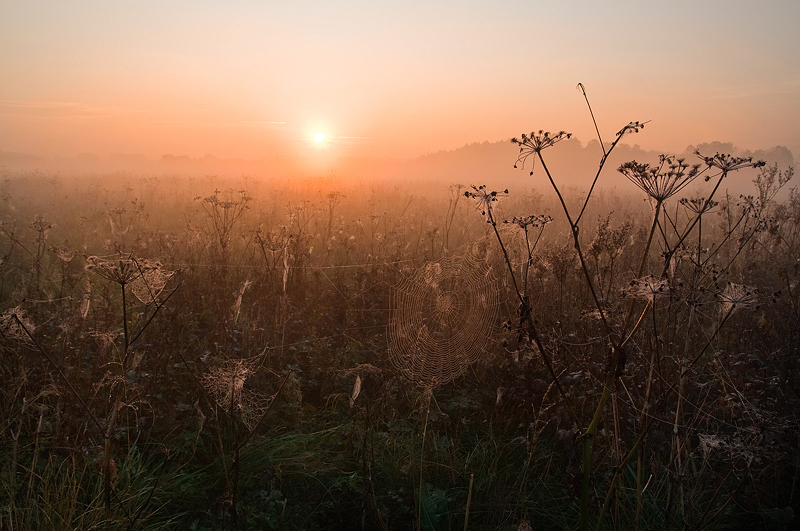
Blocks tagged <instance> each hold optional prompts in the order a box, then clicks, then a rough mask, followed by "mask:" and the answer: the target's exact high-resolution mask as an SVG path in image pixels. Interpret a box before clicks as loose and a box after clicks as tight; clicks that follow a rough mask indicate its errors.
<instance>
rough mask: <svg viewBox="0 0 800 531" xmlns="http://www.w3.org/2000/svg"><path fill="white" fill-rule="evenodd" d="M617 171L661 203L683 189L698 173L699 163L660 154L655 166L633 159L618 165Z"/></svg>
mask: <svg viewBox="0 0 800 531" xmlns="http://www.w3.org/2000/svg"><path fill="white" fill-rule="evenodd" d="M618 170H619V172H620V173H622V175H624V176H625V178H626V179H628V180H629V181H630V182H632V183H633V184H635V185H636V186H637V188H639V189H640V190H642V191H643V192H644V193H646V194H647V195H648V196H649V197H650V198H652V199H654V200H655V201H657V202H659V203H663V202H664V201H666V200H667V199H669V198H670V197H672V196H674V195H675V194H677V193H678V192H680V191H681V190H683V189H684V188H685V187H686V186H687V185H688V184H689V183H691V182H692V181H693V180H694V179H695V178H697V176H698V175H699V174H700V165H699V164H695V165H692V166H690V165H688V164H687V163H686V162H685V160H684V159H675V158H672V157H667V156H665V155H661V156H660V157H659V163H658V165H657V166H650V165H649V164H640V163H638V162H636V161H635V160H632V161H630V162H626V163H625V164H623V165H622V166H620V167H619V169H618Z"/></svg>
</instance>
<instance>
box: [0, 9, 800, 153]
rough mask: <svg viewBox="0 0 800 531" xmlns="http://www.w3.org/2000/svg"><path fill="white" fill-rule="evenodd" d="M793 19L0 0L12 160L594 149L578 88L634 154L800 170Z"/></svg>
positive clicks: (2, 132)
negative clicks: (763, 153) (561, 145)
mask: <svg viewBox="0 0 800 531" xmlns="http://www.w3.org/2000/svg"><path fill="white" fill-rule="evenodd" d="M228 4H235V6H236V7H230V6H229V5H228ZM645 4H646V5H645ZM799 22H800V2H797V1H795V0H786V1H776V0H765V1H761V2H758V3H756V2H752V1H740V0H736V1H732V0H728V1H724V2H710V1H705V2H703V1H700V2H697V1H695V2H640V1H630V2H613V1H611V2H579V1H576V2H555V1H554V2H540V1H538V0H537V1H530V0H527V1H519V2H511V1H508V2H501V1H493V2H472V1H467V0H461V1H459V2H451V1H446V2H445V1H443V2H430V1H426V2H396V3H388V2H380V1H377V0H371V1H346V2H345V1H342V2H335V1H326V2H321V1H319V2H318V1H304V2H270V1H264V0H258V1H255V0H253V1H238V2H212V1H199V0H197V1H181V2H177V1H165V2H155V1H137V2H132V1H121V2H101V1H88V0H73V1H71V2H60V1H49V2H42V1H31V0H26V1H24V2H23V1H9V0H6V1H3V0H0V151H5V152H21V153H31V154H39V155H45V156H74V155H77V154H80V153H94V154H97V155H100V156H108V155H111V154H114V153H140V154H144V155H145V156H147V157H150V158H160V157H161V156H162V155H163V154H168V153H169V154H175V155H188V156H190V157H202V156H204V155H206V154H211V155H214V156H217V157H220V158H234V157H239V158H247V159H252V158H258V157H264V156H275V155H276V154H281V155H287V154H288V155H293V154H302V155H303V157H305V158H308V159H314V158H320V157H328V158H330V157H338V156H342V155H375V156H379V157H384V156H385V157H414V156H418V155H421V154H425V153H428V152H433V151H438V150H443V149H454V148H457V147H460V146H462V145H464V144H466V143H471V142H480V141H484V140H490V141H497V140H502V139H507V138H510V137H511V136H514V135H519V134H520V133H522V132H525V131H530V130H532V129H537V130H538V129H540V128H542V129H550V130H559V129H565V130H568V131H571V132H573V133H575V134H576V136H577V137H578V138H579V139H581V140H582V141H584V142H587V141H588V140H591V139H592V138H594V137H595V134H594V129H593V126H592V124H591V120H590V117H589V115H588V112H587V110H586V106H585V103H584V101H583V99H582V96H581V94H580V92H579V91H578V90H576V88H575V87H576V84H577V83H578V82H582V83H583V84H584V85H585V86H586V88H587V90H588V92H589V97H590V99H591V103H592V105H593V108H594V111H595V115H596V117H597V119H598V121H599V123H600V127H601V133H603V136H604V140H611V139H612V138H613V133H614V132H615V131H616V130H618V129H619V128H620V127H621V126H622V125H624V124H626V123H627V122H628V121H630V120H643V121H644V120H651V123H650V124H648V126H647V128H646V129H645V130H644V131H643V132H642V133H640V134H638V135H636V136H635V137H632V138H631V139H630V140H629V142H631V143H638V144H640V145H642V146H643V147H646V148H648V149H660V150H667V151H678V150H683V149H684V148H685V147H686V146H687V145H689V144H698V143H701V142H709V141H714V140H720V141H725V142H732V143H734V144H735V145H737V146H739V147H741V148H744V149H760V148H769V147H772V146H775V145H785V146H788V147H789V148H790V149H792V151H793V152H794V153H795V157H797V156H798V155H800V125H799V124H800V120H798V118H800V46H798V45H800V38H798V37H797V25H798V23H799ZM318 131H321V132H324V133H325V134H326V135H327V140H326V142H324V143H322V144H321V145H315V144H314V143H313V134H314V133H315V132H318ZM321 146H324V148H323V147H321Z"/></svg>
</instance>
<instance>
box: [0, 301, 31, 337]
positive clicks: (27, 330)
mask: <svg viewBox="0 0 800 531" xmlns="http://www.w3.org/2000/svg"><path fill="white" fill-rule="evenodd" d="M35 329H36V327H35V326H34V324H33V322H32V321H31V320H30V319H29V318H28V316H27V314H26V313H25V311H24V310H22V309H21V308H19V307H15V308H9V309H8V310H6V311H4V312H3V313H2V314H0V334H1V335H3V336H4V337H6V338H8V339H10V340H11V341H16V342H17V343H23V344H26V345H32V344H33V341H31V337H30V335H29V334H32V333H33V331H34V330H35Z"/></svg>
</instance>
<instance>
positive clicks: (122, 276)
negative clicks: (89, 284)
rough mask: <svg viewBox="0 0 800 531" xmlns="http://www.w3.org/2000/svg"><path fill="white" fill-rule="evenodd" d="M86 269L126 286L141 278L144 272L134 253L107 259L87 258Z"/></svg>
mask: <svg viewBox="0 0 800 531" xmlns="http://www.w3.org/2000/svg"><path fill="white" fill-rule="evenodd" d="M86 262H87V265H86V270H87V271H92V272H94V273H97V274H98V275H100V276H101V277H103V278H104V279H106V280H110V281H111V282H116V283H117V284H119V285H121V286H126V285H128V284H130V283H131V282H133V281H134V280H136V279H137V278H139V277H140V276H141V275H142V273H141V271H140V270H139V267H138V266H137V264H136V261H135V260H134V259H133V256H132V255H128V256H127V257H123V256H121V255H120V257H119V258H112V259H109V260H105V259H102V258H99V257H97V256H90V257H88V258H87V259H86Z"/></svg>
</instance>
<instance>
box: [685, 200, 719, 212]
mask: <svg viewBox="0 0 800 531" xmlns="http://www.w3.org/2000/svg"><path fill="white" fill-rule="evenodd" d="M680 204H681V205H683V206H684V207H685V208H686V210H689V211H690V212H694V213H695V214H698V215H699V214H705V213H707V212H711V211H713V210H714V209H715V208H716V207H717V206H719V203H718V202H717V201H710V200H708V199H706V198H705V197H695V198H693V199H687V198H685V197H684V198H683V199H681V200H680Z"/></svg>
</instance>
